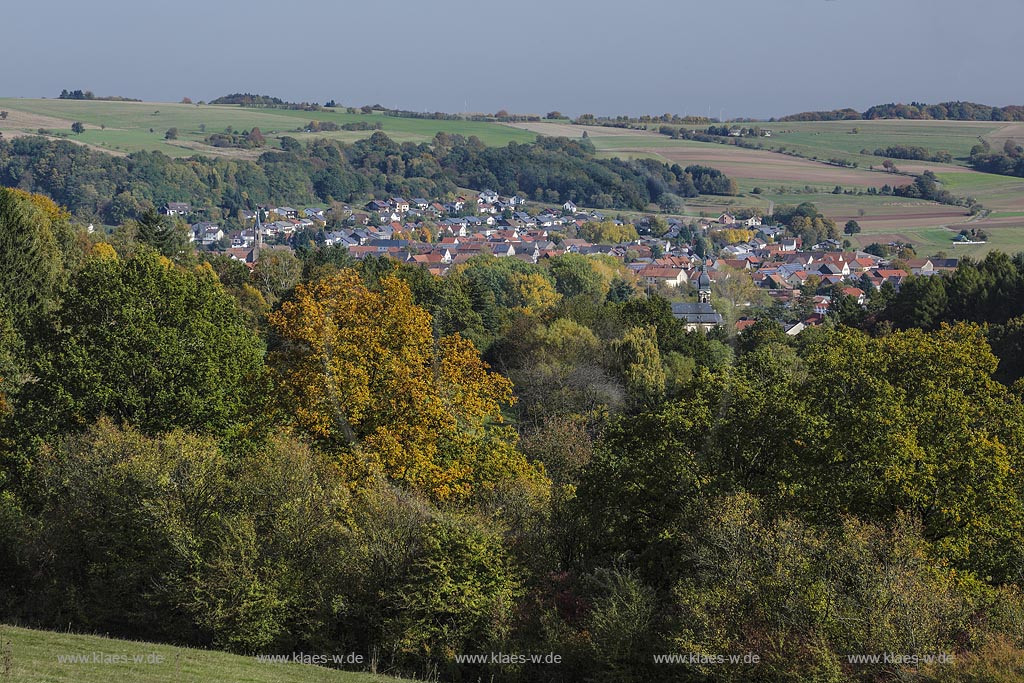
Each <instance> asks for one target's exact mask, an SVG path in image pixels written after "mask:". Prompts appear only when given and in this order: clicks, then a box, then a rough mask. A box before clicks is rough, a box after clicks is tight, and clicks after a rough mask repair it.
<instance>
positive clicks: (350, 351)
mask: <svg viewBox="0 0 1024 683" xmlns="http://www.w3.org/2000/svg"><path fill="white" fill-rule="evenodd" d="M270 324H271V327H272V329H273V331H274V333H275V335H276V340H275V341H276V344H275V348H274V350H273V351H272V353H271V354H270V359H269V360H270V364H271V367H272V368H273V369H274V372H275V373H276V375H277V378H278V380H279V382H280V386H281V388H282V394H283V396H284V400H285V405H286V406H287V407H288V409H289V410H290V411H291V416H292V420H293V423H294V425H295V426H296V427H297V428H299V429H300V430H302V431H305V432H307V433H308V434H310V435H312V436H313V437H315V438H316V439H317V440H318V441H320V442H321V443H322V444H323V445H324V446H325V447H327V448H329V449H331V450H334V451H336V452H337V453H338V454H339V455H340V456H341V459H342V461H343V464H344V465H345V467H346V470H347V472H348V473H349V476H350V478H351V480H352V481H353V483H354V484H357V485H358V483H359V482H360V481H364V480H366V479H367V478H369V477H372V476H373V475H374V474H382V475H384V476H385V477H387V478H388V479H389V480H392V481H394V482H396V483H399V484H401V485H404V486H408V487H410V488H413V489H415V490H418V491H421V492H423V493H425V494H427V495H429V496H430V497H431V498H432V499H434V500H436V501H439V502H447V501H451V502H459V501H464V500H467V499H469V498H470V497H473V496H476V495H477V494H480V493H483V492H485V491H487V490H493V489H495V488H496V487H500V486H501V485H502V483H503V482H507V481H510V480H522V481H523V482H524V483H529V482H532V483H533V484H536V485H538V486H541V488H543V486H542V483H543V481H544V478H543V475H542V474H541V473H540V472H539V471H538V470H536V469H534V468H533V467H532V466H531V465H529V464H528V463H527V462H526V460H525V459H524V458H523V457H522V455H521V454H519V453H518V452H517V451H516V449H515V437H514V432H513V430H512V429H511V428H509V427H507V426H504V425H503V424H502V422H503V419H502V414H501V407H502V405H503V404H509V403H511V402H512V400H513V397H512V384H511V382H509V381H508V380H507V379H506V378H504V377H502V376H501V375H498V374H496V373H493V372H490V371H489V369H488V367H487V365H486V363H484V362H483V361H482V360H481V359H480V355H479V353H478V352H477V350H476V349H475V348H474V347H473V345H472V344H471V343H470V342H469V341H468V340H466V339H464V338H463V337H461V336H459V335H451V336H446V337H441V338H440V339H435V338H434V337H433V335H432V334H431V317H430V314H429V313H427V312H426V311H425V310H423V309H422V308H419V307H418V306H416V305H415V304H414V303H413V299H412V293H411V292H410V290H409V287H408V285H406V284H405V283H404V282H402V281H401V280H399V279H398V278H396V277H394V276H387V277H385V278H384V279H382V281H381V284H380V289H379V291H378V290H372V289H370V288H368V287H366V286H365V285H364V284H363V282H362V281H361V280H360V278H359V276H358V275H357V274H356V273H355V272H354V271H352V270H347V269H346V270H343V271H341V272H339V273H338V274H336V275H332V276H329V277H326V278H323V279H321V280H319V281H316V282H313V283H310V284H307V285H300V286H299V287H297V288H296V291H295V295H294V297H293V298H292V299H290V300H289V301H286V302H285V303H284V304H282V306H281V308H280V310H279V311H277V312H275V313H273V314H272V315H271V316H270Z"/></svg>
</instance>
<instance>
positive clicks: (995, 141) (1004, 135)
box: [985, 123, 1024, 152]
mask: <svg viewBox="0 0 1024 683" xmlns="http://www.w3.org/2000/svg"><path fill="white" fill-rule="evenodd" d="M1011 138H1012V139H1013V140H1015V141H1016V142H1017V144H1018V145H1024V123H1010V124H1007V125H1005V126H1003V127H1002V128H1000V129H999V130H996V131H993V132H991V133H989V134H988V135H986V136H985V139H986V140H988V143H989V144H990V145H992V150H993V151H995V152H1001V151H1003V145H1004V144H1006V141H1007V140H1009V139H1011Z"/></svg>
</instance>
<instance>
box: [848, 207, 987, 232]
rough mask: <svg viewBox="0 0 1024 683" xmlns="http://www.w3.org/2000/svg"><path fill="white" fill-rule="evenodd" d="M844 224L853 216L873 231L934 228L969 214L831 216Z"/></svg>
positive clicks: (961, 219) (955, 221)
mask: <svg viewBox="0 0 1024 683" xmlns="http://www.w3.org/2000/svg"><path fill="white" fill-rule="evenodd" d="M829 217H830V218H832V220H834V221H835V222H836V224H837V225H840V226H842V225H843V224H845V223H846V221H848V220H850V219H851V218H852V219H853V220H855V221H857V222H858V223H859V224H860V226H861V227H862V228H863V229H864V230H866V231H868V232H871V233H874V232H875V231H876V230H898V229H901V228H907V229H910V228H932V227H939V226H952V225H958V224H961V223H964V222H966V221H967V219H968V218H969V216H968V215H967V214H965V213H964V212H962V211H960V212H951V211H946V212H943V211H936V212H935V213H920V214H910V215H906V214H903V215H900V214H890V215H886V214H881V215H876V216H863V217H858V216H829ZM980 223H981V221H975V222H974V223H972V225H975V226H977V225H980Z"/></svg>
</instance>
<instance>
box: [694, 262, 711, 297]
mask: <svg viewBox="0 0 1024 683" xmlns="http://www.w3.org/2000/svg"><path fill="white" fill-rule="evenodd" d="M697 303H699V304H710V303H711V278H710V277H708V271H707V265H706V264H704V263H701V265H700V276H699V277H698V278H697Z"/></svg>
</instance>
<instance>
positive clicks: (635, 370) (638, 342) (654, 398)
mask: <svg viewBox="0 0 1024 683" xmlns="http://www.w3.org/2000/svg"><path fill="white" fill-rule="evenodd" d="M612 350H613V351H614V353H615V354H616V355H617V357H618V363H619V367H620V370H621V372H622V374H623V377H624V378H625V380H626V390H627V391H628V392H629V394H630V398H631V399H632V401H633V403H634V405H636V406H641V407H644V406H646V407H653V406H656V405H657V404H658V402H659V401H660V400H661V398H662V397H663V396H664V394H665V368H664V367H663V366H662V362H661V354H660V353H659V351H658V341H657V336H656V332H655V329H654V328H653V327H633V328H631V329H629V330H628V331H627V332H626V334H625V335H623V337H622V339H620V340H618V341H617V342H616V343H615V344H614V345H613V349H612Z"/></svg>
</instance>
